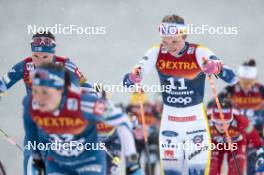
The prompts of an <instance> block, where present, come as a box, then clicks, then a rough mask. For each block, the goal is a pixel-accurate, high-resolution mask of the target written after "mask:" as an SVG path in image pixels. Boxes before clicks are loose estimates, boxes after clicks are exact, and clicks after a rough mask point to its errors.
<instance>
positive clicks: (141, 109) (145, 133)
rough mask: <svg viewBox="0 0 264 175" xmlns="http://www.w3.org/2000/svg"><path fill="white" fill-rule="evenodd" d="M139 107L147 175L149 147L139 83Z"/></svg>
mask: <svg viewBox="0 0 264 175" xmlns="http://www.w3.org/2000/svg"><path fill="white" fill-rule="evenodd" d="M138 85H139V90H138V94H139V99H138V100H139V105H140V114H141V120H142V127H143V135H144V142H145V149H146V155H147V160H148V164H147V170H148V174H151V166H150V157H149V156H150V153H149V146H148V134H147V126H146V118H145V110H144V104H143V96H142V87H141V84H140V83H139V84H138Z"/></svg>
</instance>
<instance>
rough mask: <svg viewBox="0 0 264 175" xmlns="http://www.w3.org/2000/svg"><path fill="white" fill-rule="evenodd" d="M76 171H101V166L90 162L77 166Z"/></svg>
mask: <svg viewBox="0 0 264 175" xmlns="http://www.w3.org/2000/svg"><path fill="white" fill-rule="evenodd" d="M77 172H78V173H80V174H81V173H86V172H97V173H101V172H102V166H101V165H97V164H92V165H86V166H84V167H81V168H78V169H77Z"/></svg>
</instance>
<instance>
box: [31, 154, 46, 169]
mask: <svg viewBox="0 0 264 175" xmlns="http://www.w3.org/2000/svg"><path fill="white" fill-rule="evenodd" d="M32 157H33V160H32V165H33V167H34V168H36V170H37V171H39V172H42V171H44V170H45V163H44V161H43V160H42V159H41V157H40V156H39V155H37V154H36V155H33V156H32Z"/></svg>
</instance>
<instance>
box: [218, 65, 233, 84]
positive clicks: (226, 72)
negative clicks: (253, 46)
mask: <svg viewBox="0 0 264 175" xmlns="http://www.w3.org/2000/svg"><path fill="white" fill-rule="evenodd" d="M218 76H219V77H220V78H221V79H222V80H224V81H225V82H226V83H228V84H235V83H237V76H236V75H235V73H234V71H233V70H232V69H230V68H228V67H226V66H224V67H223V68H222V70H221V72H220V73H219V74H218Z"/></svg>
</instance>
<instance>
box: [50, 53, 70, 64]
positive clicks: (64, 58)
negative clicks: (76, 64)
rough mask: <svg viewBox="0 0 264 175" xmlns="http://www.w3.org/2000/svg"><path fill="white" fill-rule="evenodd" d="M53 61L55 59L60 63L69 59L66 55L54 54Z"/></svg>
mask: <svg viewBox="0 0 264 175" xmlns="http://www.w3.org/2000/svg"><path fill="white" fill-rule="evenodd" d="M54 61H55V62H56V63H62V64H65V63H67V62H69V61H70V59H69V58H68V57H66V56H58V55H55V56H54Z"/></svg>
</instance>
